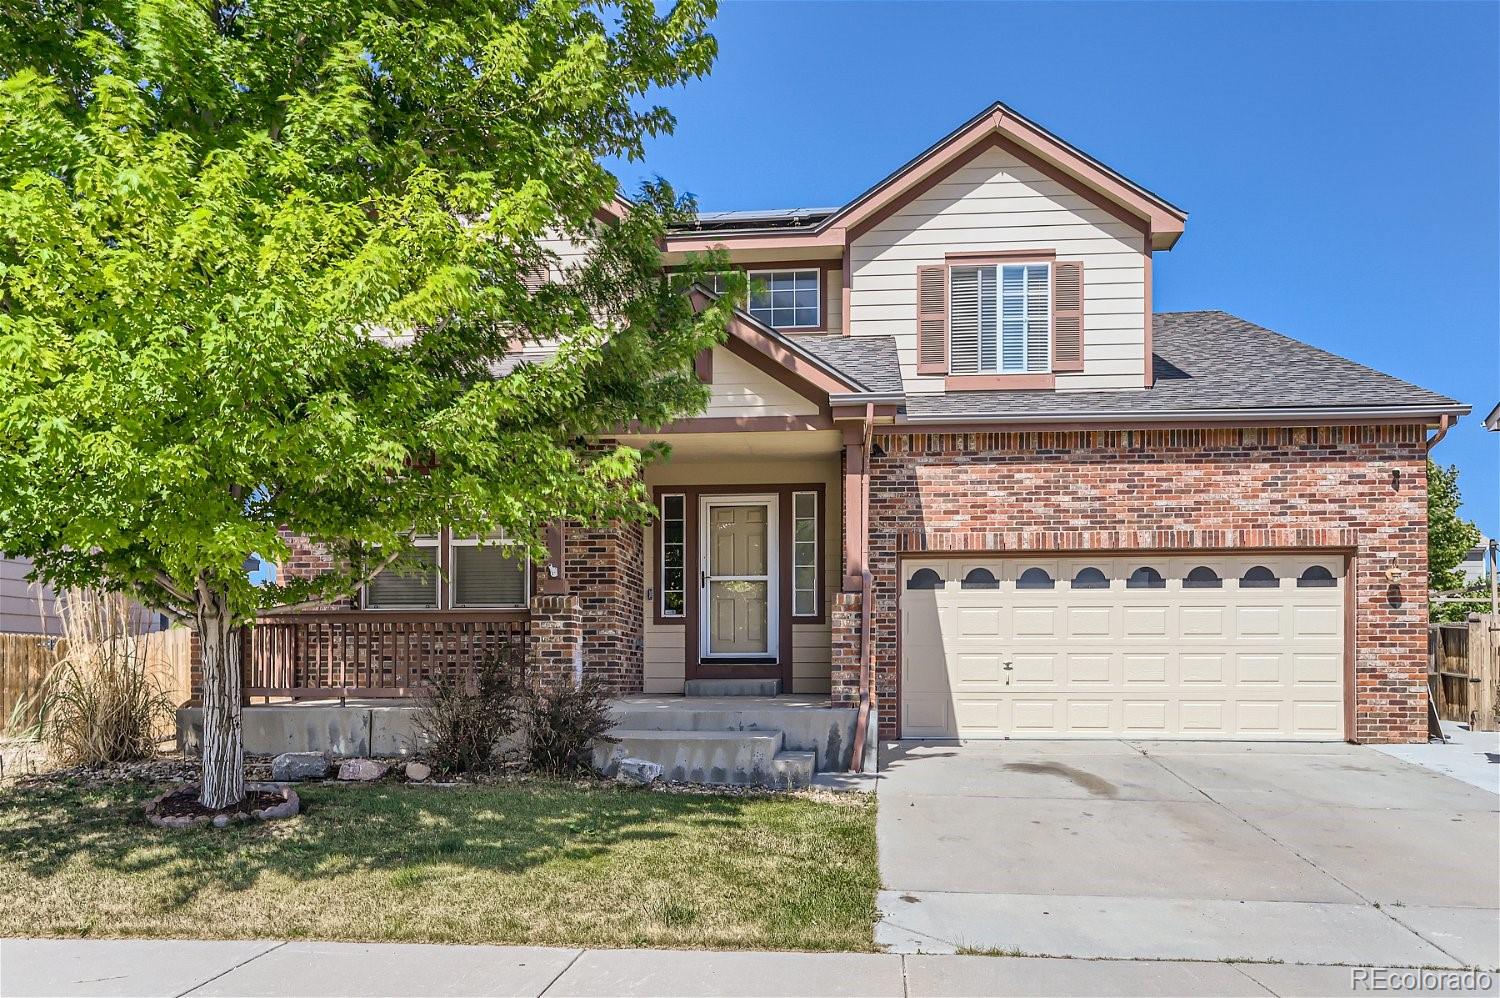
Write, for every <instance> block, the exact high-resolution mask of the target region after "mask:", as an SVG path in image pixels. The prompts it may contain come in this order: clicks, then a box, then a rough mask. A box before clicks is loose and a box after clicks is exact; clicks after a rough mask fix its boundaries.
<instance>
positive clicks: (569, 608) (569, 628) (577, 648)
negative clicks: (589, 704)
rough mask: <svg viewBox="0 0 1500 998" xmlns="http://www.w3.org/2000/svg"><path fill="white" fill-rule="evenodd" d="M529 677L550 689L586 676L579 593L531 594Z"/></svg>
mask: <svg viewBox="0 0 1500 998" xmlns="http://www.w3.org/2000/svg"><path fill="white" fill-rule="evenodd" d="M526 678H527V680H528V681H530V682H532V683H535V684H536V685H538V686H541V687H544V688H548V689H556V688H558V687H560V686H570V685H575V684H576V683H578V682H580V681H581V680H582V679H583V622H582V620H581V619H580V616H579V612H578V597H576V596H566V595H564V596H549V595H545V594H538V595H536V596H533V597H532V598H531V627H530V632H529V634H528V635H527V638H526Z"/></svg>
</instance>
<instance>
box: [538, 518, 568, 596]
mask: <svg viewBox="0 0 1500 998" xmlns="http://www.w3.org/2000/svg"><path fill="white" fill-rule="evenodd" d="M567 530H568V527H567V524H565V523H563V521H561V520H553V521H552V522H551V523H549V524H547V564H545V565H543V566H542V584H541V586H540V587H539V591H540V592H541V593H542V594H543V595H545V596H565V595H567V592H568V559H567V553H566V552H567Z"/></svg>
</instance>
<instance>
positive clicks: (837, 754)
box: [177, 695, 875, 787]
mask: <svg viewBox="0 0 1500 998" xmlns="http://www.w3.org/2000/svg"><path fill="white" fill-rule="evenodd" d="M416 709H417V703H416V701H415V700H414V699H412V698H410V697H407V698H393V697H364V698H359V697H343V698H337V699H303V700H283V701H280V702H275V703H259V704H250V705H247V706H246V707H245V708H244V710H243V714H242V719H241V731H242V735H243V738H244V744H245V751H246V752H247V753H249V754H252V755H278V754H280V753H282V752H322V753H326V754H328V755H330V756H332V757H334V758H359V757H365V756H374V757H378V758H400V757H404V756H409V755H414V754H418V753H420V751H421V748H422V746H421V737H420V735H419V734H418V732H417V729H416V726H415V724H414V723H413V717H414V713H415V711H416ZM613 713H614V718H615V725H614V728H613V729H612V731H611V734H612V735H613V736H614V737H616V738H618V739H620V741H619V742H617V743H614V744H611V745H600V746H599V747H598V749H597V750H596V764H597V765H598V767H599V769H600V770H601V771H602V772H604V773H605V774H606V775H609V774H612V773H613V772H614V769H615V768H616V766H617V765H618V763H619V760H620V759H622V758H637V759H646V760H647V761H651V762H658V763H661V765H662V771H663V775H664V777H665V778H666V779H669V780H673V781H675V782H688V783H724V784H731V785H744V786H755V785H760V786H764V785H771V786H788V787H798V786H806V785H808V784H809V783H810V782H811V781H812V779H813V777H814V774H816V773H839V772H847V771H848V770H850V769H852V768H854V766H853V762H854V759H853V746H854V728H855V722H856V717H857V713H858V712H857V710H856V709H855V708H853V707H838V706H835V705H834V704H833V703H832V702H831V701H830V700H829V699H828V698H827V697H819V696H774V697H753V696H722V697H691V696H646V695H640V696H623V697H619V698H617V699H616V700H615V701H614V703H613ZM177 729H178V744H179V745H181V746H182V747H183V749H184V750H185V751H187V752H193V751H196V749H197V747H198V745H199V744H200V741H201V736H202V730H203V717H202V710H201V708H199V707H197V706H196V705H188V706H185V707H182V708H180V709H179V710H178V712H177ZM864 761H865V767H864V769H865V771H866V772H873V771H874V769H875V742H874V739H870V740H869V743H868V747H867V750H866V752H865V760H864Z"/></svg>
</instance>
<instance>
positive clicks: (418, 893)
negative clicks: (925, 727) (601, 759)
mask: <svg viewBox="0 0 1500 998" xmlns="http://www.w3.org/2000/svg"><path fill="white" fill-rule="evenodd" d="M153 790H154V788H152V787H148V786H145V785H139V784H124V785H115V786H110V787H104V788H86V789H85V788H72V787H65V786H56V785H51V786H33V787H14V786H12V787H9V788H3V789H0V936H18V935H19V936H36V935H52V936H96V937H108V936H140V937H152V936H156V937H175V938H199V939H248V938H277V939H287V938H303V939H340V940H366V941H375V940H380V941H404V942H446V943H507V944H521V943H525V944H536V945H555V946H655V947H694V948H699V947H702V948H744V949H803V950H870V949H872V948H873V946H874V941H873V924H874V919H875V892H876V890H877V888H878V886H879V873H878V869H877V866H876V859H875V801H874V798H872V797H867V796H865V795H862V794H848V795H838V796H834V795H819V796H818V797H816V798H814V797H811V796H792V795H784V794H783V795H764V796H718V795H690V794H669V793H656V792H651V791H646V790H636V789H628V788H615V787H611V786H608V785H605V786H597V787H596V786H588V785H575V784H565V783H550V782H533V783H521V784H515V785H504V786H487V787H476V788H469V789H461V790H442V789H436V788H429V787H409V786H402V785H396V784H392V785H379V786H374V787H340V786H333V785H308V786H304V787H300V788H299V793H301V794H302V800H303V807H304V813H303V814H301V815H299V816H298V817H296V818H293V819H290V820H287V821H277V822H268V823H260V822H250V823H247V824H244V825H238V826H235V827H232V828H229V829H225V830H216V829H211V828H199V829H193V830H189V831H176V832H173V831H164V830H160V829H156V828H154V827H152V826H150V825H148V824H146V822H145V820H144V818H143V817H142V814H141V809H142V806H143V804H144V802H145V801H146V800H147V799H149V797H150V796H151V795H152V793H153Z"/></svg>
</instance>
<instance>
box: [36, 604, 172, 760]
mask: <svg viewBox="0 0 1500 998" xmlns="http://www.w3.org/2000/svg"><path fill="white" fill-rule="evenodd" d="M58 611H59V616H60V617H61V619H62V629H63V635H62V640H61V641H60V642H59V645H58V649H59V652H60V654H59V657H58V660H57V664H56V665H55V666H54V667H53V670H52V673H51V674H50V675H49V676H48V678H47V682H46V684H45V686H44V688H43V689H42V691H41V692H40V694H39V697H38V700H39V703H38V708H37V714H38V720H37V727H36V732H37V735H38V737H39V738H40V739H41V741H42V743H43V745H45V746H46V748H47V750H48V753H49V755H50V756H51V757H52V758H53V759H54V760H55V761H57V762H58V763H60V764H62V765H64V766H97V765H103V764H107V763H118V762H134V761H138V760H141V759H150V758H152V757H153V756H155V755H156V750H157V732H158V731H160V730H161V728H162V727H163V726H164V725H165V724H166V723H167V721H168V720H169V719H170V718H171V716H172V700H171V697H170V696H169V695H168V694H167V693H166V692H165V691H164V690H163V689H162V687H161V685H160V684H159V683H158V681H157V679H156V677H155V676H153V675H151V673H150V670H149V668H148V661H147V639H146V635H145V634H144V633H142V632H141V629H140V627H139V626H138V623H139V622H138V620H137V619H136V617H137V614H136V609H135V608H134V607H133V606H132V605H131V603H130V601H129V600H128V599H126V598H125V597H124V596H123V595H121V594H119V593H105V592H96V591H93V590H74V591H70V592H69V593H67V594H66V595H65V596H64V597H62V598H61V599H59V600H58Z"/></svg>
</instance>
